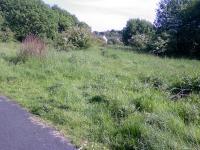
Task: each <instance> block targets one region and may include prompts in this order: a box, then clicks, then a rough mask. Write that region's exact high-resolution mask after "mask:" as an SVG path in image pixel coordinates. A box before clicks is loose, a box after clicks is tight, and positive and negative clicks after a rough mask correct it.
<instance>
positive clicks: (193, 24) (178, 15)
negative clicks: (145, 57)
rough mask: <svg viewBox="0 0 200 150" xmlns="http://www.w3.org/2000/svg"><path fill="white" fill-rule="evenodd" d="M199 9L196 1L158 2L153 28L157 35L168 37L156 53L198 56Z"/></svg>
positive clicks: (163, 0) (199, 6) (199, 37)
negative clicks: (163, 34)
mask: <svg viewBox="0 0 200 150" xmlns="http://www.w3.org/2000/svg"><path fill="white" fill-rule="evenodd" d="M199 8H200V2H199V1H196V0H182V1H178V0H162V1H161V2H160V5H159V9H158V10H157V19H156V20H155V26H156V27H157V30H158V35H159V34H162V32H164V33H167V34H168V35H169V36H168V38H167V40H166V41H165V42H162V43H165V44H164V45H165V46H164V47H163V46H161V47H160V48H159V50H158V51H165V54H167V55H173V56H187V57H190V56H192V57H197V58H198V57H199V56H200V52H199V45H200V40H199V39H200V36H199V33H200V29H199V22H200V21H199V10H200V9H199ZM159 40H160V39H157V40H155V42H157V41H159Z"/></svg>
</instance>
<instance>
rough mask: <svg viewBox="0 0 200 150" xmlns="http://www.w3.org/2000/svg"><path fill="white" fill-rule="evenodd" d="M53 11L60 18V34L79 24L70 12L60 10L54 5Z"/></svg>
mask: <svg viewBox="0 0 200 150" xmlns="http://www.w3.org/2000/svg"><path fill="white" fill-rule="evenodd" d="M52 10H53V11H54V13H56V15H57V17H58V32H60V33H61V32H63V31H66V30H67V29H69V28H70V27H72V26H75V25H77V24H78V23H79V21H78V19H77V18H76V17H75V16H73V15H71V14H70V13H69V12H68V11H66V10H63V9H61V8H59V7H58V6H57V5H54V6H53V7H52Z"/></svg>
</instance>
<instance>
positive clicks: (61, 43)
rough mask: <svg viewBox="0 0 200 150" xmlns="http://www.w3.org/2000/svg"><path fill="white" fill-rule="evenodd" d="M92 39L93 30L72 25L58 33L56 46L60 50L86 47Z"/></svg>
mask: <svg viewBox="0 0 200 150" xmlns="http://www.w3.org/2000/svg"><path fill="white" fill-rule="evenodd" d="M91 39H92V38H91V32H90V31H89V30H88V29H85V28H81V27H72V28H69V29H68V30H67V31H65V32H63V33H62V34H61V35H58V37H57V40H56V44H55V46H56V48H58V50H65V51H67V50H69V49H75V48H80V49H85V48H88V47H90V45H91Z"/></svg>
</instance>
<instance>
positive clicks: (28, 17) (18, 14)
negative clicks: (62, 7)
mask: <svg viewBox="0 0 200 150" xmlns="http://www.w3.org/2000/svg"><path fill="white" fill-rule="evenodd" d="M0 11H2V12H3V16H4V17H5V19H6V21H7V23H8V25H9V27H10V29H11V30H12V31H14V32H15V33H16V37H17V38H18V39H23V38H24V37H26V36H27V35H28V34H30V33H32V34H35V35H39V36H41V37H48V38H53V37H54V36H55V32H56V31H57V28H58V27H57V18H56V16H55V15H54V14H53V11H52V10H51V9H50V8H49V6H48V5H46V4H44V3H43V2H42V1H41V0H1V1H0Z"/></svg>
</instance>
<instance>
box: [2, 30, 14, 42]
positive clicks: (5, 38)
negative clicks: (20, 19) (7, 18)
mask: <svg viewBox="0 0 200 150" xmlns="http://www.w3.org/2000/svg"><path fill="white" fill-rule="evenodd" d="M14 35H15V34H14V33H13V32H12V31H11V30H10V28H8V27H3V28H2V29H1V30H0V41H1V42H10V41H14Z"/></svg>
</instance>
